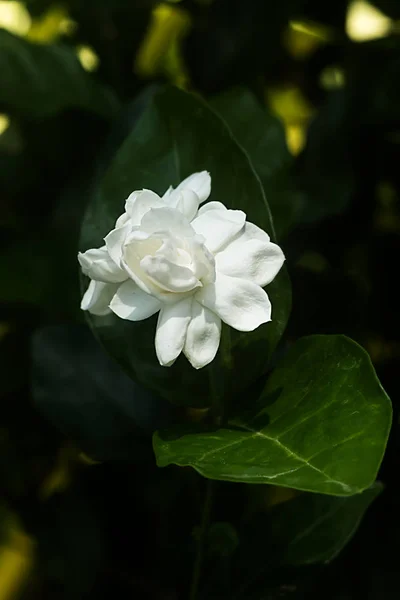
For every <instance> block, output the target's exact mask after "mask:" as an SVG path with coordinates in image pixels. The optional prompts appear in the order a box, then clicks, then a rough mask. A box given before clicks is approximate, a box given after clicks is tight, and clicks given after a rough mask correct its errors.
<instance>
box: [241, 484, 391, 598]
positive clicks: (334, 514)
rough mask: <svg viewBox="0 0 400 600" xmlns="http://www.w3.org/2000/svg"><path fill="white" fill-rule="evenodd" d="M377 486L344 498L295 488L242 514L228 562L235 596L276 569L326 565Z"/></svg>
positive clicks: (243, 595)
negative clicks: (291, 494) (283, 498)
mask: <svg viewBox="0 0 400 600" xmlns="http://www.w3.org/2000/svg"><path fill="white" fill-rule="evenodd" d="M382 487H383V486H382V484H380V483H374V484H373V485H372V486H371V487H369V488H368V489H366V490H364V492H362V493H361V494H355V495H354V496H347V497H338V496H327V495H325V494H309V493H301V494H298V495H297V497H295V498H294V499H292V500H290V501H289V502H284V503H283V504H279V505H278V506H276V507H274V508H273V509H272V510H269V511H266V510H265V509H264V510H263V511H262V512H261V513H260V512H257V513H256V514H255V515H254V516H253V517H252V518H251V519H250V520H249V519H246V521H245V523H244V524H243V528H242V529H241V530H239V532H238V535H239V538H240V545H239V546H238V547H237V550H236V553H235V556H234V562H233V565H232V570H233V573H234V576H233V578H234V586H235V590H237V594H235V595H234V597H235V599H236V598H237V599H239V598H249V597H253V596H250V594H249V592H250V589H253V588H254V587H256V588H260V587H266V586H265V583H266V582H268V581H270V580H271V578H273V574H274V573H276V572H277V570H278V568H281V569H282V567H284V566H302V565H313V564H319V563H324V564H326V563H327V562H330V561H332V560H333V559H334V558H336V557H337V556H338V554H339V553H340V552H341V551H342V550H343V548H344V547H345V546H346V545H347V544H348V542H349V541H350V540H351V538H352V537H353V535H354V534H355V532H356V530H357V528H358V526H359V524H360V522H361V520H362V518H363V517H364V514H365V512H366V511H367V510H368V507H369V506H370V504H371V503H372V502H373V501H374V500H375V498H376V497H377V496H378V495H379V494H380V493H381V491H382ZM263 582H264V583H263ZM267 585H268V584H267Z"/></svg>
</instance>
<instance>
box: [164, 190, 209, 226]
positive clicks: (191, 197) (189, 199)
mask: <svg viewBox="0 0 400 600" xmlns="http://www.w3.org/2000/svg"><path fill="white" fill-rule="evenodd" d="M166 194H167V192H166ZM166 194H164V201H165V204H167V206H170V207H171V208H176V209H177V210H179V212H181V213H182V214H183V215H185V217H186V218H187V220H188V221H191V220H192V219H194V217H195V216H196V214H197V210H198V208H199V202H200V200H199V197H198V195H197V194H196V193H195V192H193V191H192V190H181V191H178V190H175V191H174V192H172V193H171V194H169V195H168V196H166Z"/></svg>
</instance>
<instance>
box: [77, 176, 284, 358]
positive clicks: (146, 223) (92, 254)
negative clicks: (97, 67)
mask: <svg viewBox="0 0 400 600" xmlns="http://www.w3.org/2000/svg"><path fill="white" fill-rule="evenodd" d="M210 192H211V178H210V175H209V173H207V172H206V171H203V172H201V173H194V174H193V175H190V177H187V178H186V179H185V180H184V181H182V182H181V183H180V184H179V186H178V187H177V188H176V189H173V188H172V187H170V188H169V189H168V190H167V191H166V192H165V194H164V195H163V196H162V198H160V196H158V195H157V194H155V193H154V192H152V191H150V190H141V191H135V192H133V193H132V194H131V195H130V196H129V198H128V199H127V201H126V203H125V212H124V213H123V214H122V215H121V216H120V217H119V218H118V219H117V222H116V224H115V229H113V230H112V231H110V233H109V234H108V235H107V236H106V237H105V239H104V241H105V245H104V246H102V247H101V248H95V249H91V250H88V251H87V252H84V253H79V255H78V260H79V262H80V265H81V268H82V272H83V273H84V274H85V275H87V276H88V277H89V278H90V279H91V282H90V284H89V287H88V289H87V291H86V293H85V294H84V296H83V299H82V303H81V308H82V309H83V310H88V311H89V312H91V313H93V314H95V315H106V314H108V313H110V312H114V313H115V314H116V315H117V316H118V317H120V318H122V319H128V320H130V321H141V320H142V319H147V318H148V317H150V316H151V315H153V314H155V313H157V312H158V313H159V316H158V322H157V330H156V337H155V346H156V353H157V357H158V360H159V362H160V364H161V365H163V366H170V365H172V364H173V363H174V362H175V360H176V359H177V357H178V356H179V354H180V353H181V352H183V353H184V354H185V356H186V357H187V358H188V360H189V361H190V363H191V364H192V366H193V367H195V368H196V369H199V368H201V367H204V366H205V365H207V364H208V363H210V362H211V361H212V360H213V359H214V357H215V354H216V352H217V350H218V346H219V342H220V336H221V321H224V323H226V324H227V325H229V326H231V327H233V328H234V329H237V330H239V331H252V330H254V329H256V328H257V327H258V326H259V325H261V324H262V323H266V322H268V321H270V320H271V303H270V301H269V298H268V295H267V293H266V292H265V290H263V287H264V286H265V285H267V284H268V283H270V282H271V281H272V280H273V279H274V277H275V276H276V275H277V273H278V272H279V270H280V268H281V267H282V264H283V262H284V255H283V252H282V250H281V249H280V247H279V246H277V245H276V244H274V243H272V242H271V241H270V238H269V236H268V235H267V234H266V233H265V232H264V231H263V230H262V229H260V228H259V227H257V226H256V225H254V224H252V223H249V222H248V221H246V215H245V214H244V212H242V211H241V210H229V209H227V208H226V207H225V206H224V205H223V204H222V203H221V202H208V203H206V204H204V205H203V206H202V207H201V208H199V206H200V204H201V203H202V202H204V201H205V200H207V199H208V197H209V195H210Z"/></svg>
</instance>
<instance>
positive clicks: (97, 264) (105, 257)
mask: <svg viewBox="0 0 400 600" xmlns="http://www.w3.org/2000/svg"><path fill="white" fill-rule="evenodd" d="M78 260H79V264H80V265H81V267H82V273H83V274H84V275H87V276H88V277H90V279H95V280H96V281H102V282H104V283H120V282H121V281H125V279H128V275H127V273H126V272H125V271H124V270H123V269H120V268H119V267H117V265H116V264H115V262H114V261H113V260H112V259H111V257H110V255H109V254H108V252H107V250H106V248H105V246H104V247H103V248H92V249H90V250H87V251H86V252H79V253H78Z"/></svg>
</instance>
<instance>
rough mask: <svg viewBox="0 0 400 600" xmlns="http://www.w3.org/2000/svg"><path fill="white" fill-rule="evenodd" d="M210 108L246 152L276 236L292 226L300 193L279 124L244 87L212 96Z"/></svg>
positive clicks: (296, 213)
mask: <svg viewBox="0 0 400 600" xmlns="http://www.w3.org/2000/svg"><path fill="white" fill-rule="evenodd" d="M211 105H212V107H213V108H214V109H215V110H216V111H217V112H218V113H219V114H220V115H221V117H222V118H223V119H224V120H225V121H226V123H227V124H228V126H229V127H230V129H231V131H232V133H233V135H234V136H235V138H236V139H237V141H238V142H239V144H240V145H241V146H242V147H243V148H244V149H245V150H246V152H247V153H248V155H249V157H250V160H251V162H252V165H253V167H254V169H255V171H256V172H257V175H258V176H259V178H260V180H261V183H262V185H263V188H264V192H265V196H266V198H267V200H268V202H269V205H270V207H271V212H272V216H273V219H274V225H275V229H276V234H277V236H278V239H280V237H281V236H282V235H283V234H285V233H286V232H287V231H288V230H289V229H290V228H291V226H293V224H294V222H295V220H296V216H297V215H298V214H299V212H300V202H301V199H300V195H299V194H298V193H296V191H295V190H294V189H293V188H292V185H291V182H290V169H291V166H292V160H293V159H292V157H291V155H290V153H289V150H288V147H287V145H286V138H285V131H284V128H283V125H282V123H281V122H280V121H279V120H278V119H277V118H276V117H275V116H274V115H272V114H271V113H269V112H268V111H267V110H266V109H265V108H264V107H262V105H260V104H259V103H258V102H257V99H256V97H255V96H254V95H253V94H252V93H251V92H250V91H249V90H247V89H246V88H236V89H234V90H231V91H229V92H225V93H224V94H220V95H219V96H216V97H215V98H213V99H212V101H211Z"/></svg>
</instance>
